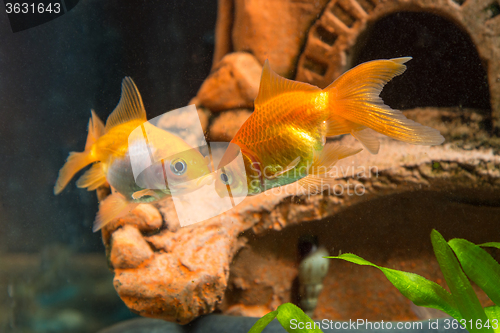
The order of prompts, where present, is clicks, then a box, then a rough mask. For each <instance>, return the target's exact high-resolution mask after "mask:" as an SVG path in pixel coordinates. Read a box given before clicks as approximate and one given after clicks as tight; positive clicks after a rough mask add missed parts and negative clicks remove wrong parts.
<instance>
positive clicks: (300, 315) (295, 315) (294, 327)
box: [276, 303, 323, 333]
mask: <svg viewBox="0 0 500 333" xmlns="http://www.w3.org/2000/svg"><path fill="white" fill-rule="evenodd" d="M277 311H278V315H277V316H276V319H278V320H279V322H280V324H281V326H283V328H284V329H285V330H286V331H287V332H288V333H297V332H298V333H323V332H322V331H321V330H320V329H319V328H318V327H319V324H316V325H315V324H314V321H312V319H311V318H309V316H308V315H306V314H305V313H304V311H302V310H301V309H300V308H299V307H297V306H295V305H293V304H292V303H285V304H281V305H280V306H278V310H277ZM299 323H300V327H302V325H303V328H299Z"/></svg>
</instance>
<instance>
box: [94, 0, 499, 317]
mask: <svg viewBox="0 0 500 333" xmlns="http://www.w3.org/2000/svg"><path fill="white" fill-rule="evenodd" d="M271 3H272V5H271ZM492 3H493V4H497V5H498V2H496V1H493V2H492V1H491V0H488V1H482V0H474V1H473V0H469V1H459V0H427V1H422V0H420V1H419V0H405V1H402V0H401V1H398V0H394V1H377V0H357V1H356V0H338V1H337V0H331V1H329V2H328V1H324V0H317V1H316V0H313V1H311V2H310V3H309V2H297V1H292V0H279V1H272V2H270V1H267V0H219V17H218V21H217V27H216V48H215V56H214V68H213V72H212V74H211V75H210V76H209V77H208V78H207V80H206V81H205V83H204V84H203V86H202V88H201V89H200V91H199V94H198V96H197V97H196V98H194V99H193V102H194V103H196V104H197V105H198V107H199V109H200V110H201V111H200V112H201V113H202V114H203V115H204V117H206V118H208V117H210V119H208V120H205V125H204V126H208V128H209V132H210V133H211V134H213V137H215V138H216V139H217V140H226V141H227V140H230V139H231V137H232V136H233V135H234V133H235V131H236V129H237V128H238V127H239V125H240V124H241V123H242V122H243V121H244V119H246V117H248V116H249V114H250V112H251V108H252V104H253V98H255V95H256V93H257V89H258V84H259V77H260V68H261V67H260V66H261V64H262V63H263V61H264V60H265V59H266V58H269V59H272V63H273V64H275V65H273V68H274V69H276V71H277V72H278V73H280V74H282V75H286V76H288V77H292V76H293V73H296V78H297V79H299V80H302V81H306V82H310V83H313V84H316V85H319V86H325V85H326V84H328V83H330V82H331V81H333V79H335V78H336V77H337V76H338V75H339V74H340V73H342V72H343V71H344V70H345V69H346V68H347V66H348V64H349V50H350V48H352V47H353V45H354V44H355V42H356V38H357V36H358V35H359V34H360V33H362V32H363V30H364V29H365V28H366V26H367V24H369V23H370V22H374V21H376V20H378V19H379V18H381V17H382V16H384V15H386V14H387V13H393V12H397V11H405V10H415V11H429V12H432V13H435V14H438V15H442V16H444V17H446V18H448V19H450V20H452V21H453V22H454V23H455V24H457V25H458V26H460V27H462V28H463V29H464V30H465V31H466V32H467V33H468V34H469V35H470V37H471V39H472V41H473V42H474V43H475V45H476V47H477V51H478V53H479V55H480V57H481V59H482V60H483V61H484V64H485V65H486V68H487V73H488V83H489V89H490V93H491V106H492V110H493V111H492V113H491V117H490V115H488V114H484V113H480V112H476V111H475V110H468V109H465V110H464V109H458V107H457V108H447V109H444V108H421V109H415V110H409V111H405V114H406V115H407V117H409V118H412V119H414V120H416V121H418V122H420V123H423V124H425V125H428V126H432V127H434V128H437V129H439V130H440V131H441V133H442V134H443V135H444V136H445V138H446V141H445V143H444V144H443V145H441V146H436V147H422V146H409V145H407V144H404V143H400V142H396V141H393V140H389V139H382V141H381V149H380V152H379V154H378V155H370V154H369V153H368V152H361V153H360V154H358V155H355V156H353V157H352V158H349V159H346V160H343V161H342V163H340V164H339V165H338V166H337V167H338V168H339V170H344V171H343V174H339V180H338V183H339V187H338V192H335V193H327V192H325V193H323V194H322V195H314V196H310V197H309V196H306V195H304V194H302V193H300V192H297V190H298V189H297V187H296V186H295V185H294V184H292V185H289V186H287V187H286V188H283V189H281V190H280V191H276V192H273V191H269V192H268V193H265V194H261V195H259V196H255V197H249V198H247V199H245V201H244V202H243V203H241V204H240V205H238V206H237V207H236V208H234V209H233V210H231V211H228V212H226V213H224V214H222V215H219V216H216V217H214V218H212V219H210V220H208V221H205V222H202V223H198V224H194V225H190V226H187V227H183V228H181V227H180V225H179V222H178V220H177V216H176V213H175V210H174V208H173V203H172V201H171V200H169V199H168V200H165V201H163V202H161V203H159V204H157V205H155V206H151V205H140V206H139V207H137V208H136V209H135V210H134V211H133V212H132V213H130V214H129V215H127V216H125V217H122V218H119V219H117V220H115V221H113V222H112V223H110V224H109V225H108V226H106V227H105V228H104V229H103V231H102V235H103V241H104V244H105V245H106V249H107V254H108V258H109V263H110V266H111V267H112V268H113V270H114V273H115V278H114V285H115V288H116V290H117V292H118V294H119V295H120V297H121V298H122V300H123V301H124V302H125V304H126V305H127V306H128V307H129V308H130V309H131V310H132V311H134V312H136V313H139V314H140V315H142V316H146V317H153V318H161V319H165V320H169V321H174V322H178V323H181V324H185V323H188V322H190V321H192V320H193V319H195V318H196V317H198V316H200V315H203V314H208V313H211V312H213V311H216V310H217V311H221V312H222V313H226V314H235V315H247V316H261V315H263V314H265V313H267V312H269V311H271V310H274V309H275V308H276V307H277V306H278V305H280V304H281V303H283V302H288V301H292V294H293V288H294V280H295V279H296V278H297V274H298V271H297V265H296V257H295V250H296V244H297V240H298V238H299V237H300V236H301V235H302V234H305V233H313V234H316V235H317V236H318V239H319V243H320V244H321V245H322V246H325V247H326V248H327V250H328V252H329V253H332V254H334V253H337V252H338V251H339V250H341V251H343V252H345V251H349V252H354V253H356V254H358V255H360V256H363V257H365V258H366V259H368V260H371V261H374V262H376V263H378V264H381V265H384V266H390V267H395V268H398V269H404V270H409V271H412V272H415V273H418V274H421V275H424V276H426V277H428V278H431V279H433V280H434V281H438V282H439V283H443V279H442V276H440V273H439V270H438V269H437V263H436V262H435V260H434V259H433V256H432V249H431V247H430V240H429V232H430V229H431V228H438V230H439V231H440V232H442V233H443V235H445V237H447V238H448V237H464V238H467V239H469V240H470V241H473V242H486V241H498V239H496V240H495V239H489V238H487V237H485V236H490V235H493V234H495V233H496V234H498V223H497V222H498V216H500V215H499V214H500V209H499V208H498V206H499V204H500V195H499V194H500V157H499V156H498V151H499V150H500V149H499V147H500V139H499V138H498V137H495V136H492V134H491V131H490V130H489V129H488V127H487V126H485V124H486V123H488V121H490V118H491V119H492V120H493V121H494V122H493V125H494V126H498V125H499V123H498V120H499V116H500V62H499V61H498V59H500V42H499V41H500V38H499V37H500V36H499V35H500V15H496V11H494V10H493V11H491V12H490V11H488V10H484V9H485V8H489V7H488V6H491V4H492ZM495 8H496V7H495ZM498 8H499V9H500V6H498ZM232 13H234V14H232ZM231 52H234V53H231ZM245 52H248V53H245ZM250 53H251V54H250ZM219 111H226V112H222V113H219ZM207 124H208V125H207ZM204 128H205V127H204ZM485 128H486V129H485ZM211 136H212V135H209V137H211ZM338 140H341V141H342V143H345V144H349V145H356V144H357V143H356V142H355V141H354V139H352V138H351V137H345V138H341V139H338ZM355 166H356V169H354V167H355ZM350 168H351V169H350ZM360 168H361V169H360ZM341 188H343V189H350V190H351V192H348V191H347V190H345V191H343V192H340V189H341ZM361 190H362V194H361V193H360V192H361ZM356 191H358V192H356ZM278 192H279V193H278ZM477 230H482V231H483V233H478V232H477ZM433 260H434V261H433ZM323 285H324V288H323V290H322V292H321V294H320V296H319V299H318V307H317V308H316V311H315V312H314V317H316V318H328V319H332V320H346V319H349V318H366V319H369V320H382V319H383V320H405V319H407V320H408V319H418V317H416V315H415V313H414V312H412V310H411V306H410V302H409V301H407V300H406V299H405V298H404V297H403V296H401V295H400V294H399V293H398V292H397V291H396V290H395V288H392V286H391V285H390V284H389V283H388V282H387V281H386V280H385V278H384V277H383V275H382V274H378V271H376V270H375V269H372V270H370V269H366V268H360V267H354V265H349V264H347V263H341V262H337V261H332V262H331V263H330V268H329V272H328V275H327V277H326V279H325V280H324V283H323ZM483 296H484V295H483ZM483 296H481V295H480V299H481V300H482V301H485V299H486V298H485V297H483Z"/></svg>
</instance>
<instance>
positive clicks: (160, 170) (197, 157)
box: [54, 77, 210, 231]
mask: <svg viewBox="0 0 500 333" xmlns="http://www.w3.org/2000/svg"><path fill="white" fill-rule="evenodd" d="M91 114H92V117H91V118H90V121H89V133H88V137H87V143H86V145H85V151H83V152H81V153H77V152H72V153H70V155H69V157H68V160H67V162H66V163H65V164H64V166H63V167H62V169H61V170H60V171H59V177H58V179H57V182H56V185H55V187H54V193H55V194H59V193H60V192H61V191H62V190H63V189H64V187H66V185H67V184H68V182H69V181H70V180H71V178H73V176H74V175H75V174H76V173H77V172H78V171H79V170H81V169H82V168H84V167H85V166H87V165H89V164H92V163H93V165H92V167H91V168H90V169H89V170H88V171H87V172H85V174H84V175H83V176H82V177H81V178H80V179H79V180H78V181H77V186H78V187H80V188H87V189H88V190H95V189H97V188H98V187H100V186H102V185H106V184H109V185H110V186H111V189H112V194H111V195H110V196H108V197H107V198H106V199H105V200H103V201H102V202H101V204H100V207H99V212H98V213H97V217H96V220H95V222H94V231H97V230H99V229H100V228H102V227H103V226H104V225H106V224H107V223H108V222H110V221H111V220H112V219H113V218H116V217H119V216H120V215H123V214H125V213H127V212H129V211H130V210H132V209H133V208H134V207H135V206H136V205H138V204H139V203H145V202H153V201H157V200H160V199H162V198H164V197H165V196H168V195H171V194H173V193H175V194H182V193H186V192H190V191H192V190H194V189H192V188H188V187H186V186H183V183H186V182H187V181H188V180H193V179H197V178H199V177H202V176H205V175H207V174H209V172H210V171H209V169H208V161H209V160H208V159H207V158H205V157H203V155H201V153H200V152H199V151H197V150H196V149H193V147H191V146H189V145H188V144H187V143H186V142H185V141H184V140H182V139H181V138H179V137H178V136H176V135H174V134H171V133H169V132H167V131H164V130H162V129H159V128H157V127H155V126H153V125H151V124H149V123H148V122H147V118H146V111H145V109H144V105H143V103H142V98H141V95H140V94H139V91H138V90H137V87H136V86H135V84H134V82H133V81H132V79H131V78H129V77H126V78H125V79H124V80H123V83H122V96H121V99H120V102H119V103H118V105H117V107H116V109H115V110H114V111H113V112H112V113H111V115H110V116H109V117H108V120H107V122H106V126H104V124H103V123H102V121H101V120H100V119H99V118H98V117H97V115H96V114H95V113H94V111H91ZM138 129H139V130H138ZM136 133H139V134H140V135H133V134H136ZM145 137H147V141H148V148H147V150H148V151H147V156H148V157H149V156H151V157H152V158H153V160H155V161H159V162H157V163H154V164H152V165H151V166H150V167H149V168H148V169H146V171H145V173H143V174H141V175H139V177H141V176H143V178H142V179H141V181H140V184H139V185H142V186H143V187H146V188H143V187H140V186H139V185H138V182H137V181H136V177H134V173H133V167H132V163H131V157H134V156H137V155H138V152H139V155H140V153H141V152H144V148H143V147H144V138H145ZM139 177H138V178H137V180H139ZM167 179H168V182H167ZM186 184H193V182H189V183H186ZM190 186H192V185H190Z"/></svg>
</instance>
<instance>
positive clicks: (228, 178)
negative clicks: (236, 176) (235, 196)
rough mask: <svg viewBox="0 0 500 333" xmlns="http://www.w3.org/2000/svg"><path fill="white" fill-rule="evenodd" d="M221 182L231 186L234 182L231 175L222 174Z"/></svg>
mask: <svg viewBox="0 0 500 333" xmlns="http://www.w3.org/2000/svg"><path fill="white" fill-rule="evenodd" d="M220 180H221V181H222V183H224V185H231V183H232V182H233V177H231V175H230V174H228V173H225V172H222V173H221V174H220Z"/></svg>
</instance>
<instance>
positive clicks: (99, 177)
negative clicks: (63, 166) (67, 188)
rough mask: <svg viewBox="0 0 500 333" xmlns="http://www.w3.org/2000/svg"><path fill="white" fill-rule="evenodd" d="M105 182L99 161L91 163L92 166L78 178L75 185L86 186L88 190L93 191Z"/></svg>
mask: <svg viewBox="0 0 500 333" xmlns="http://www.w3.org/2000/svg"><path fill="white" fill-rule="evenodd" d="M106 183H107V181H106V175H105V174H104V171H103V170H102V165H101V163H100V162H99V163H95V164H94V165H92V167H91V168H90V169H89V170H87V171H86V172H85V173H84V174H83V176H81V177H80V178H79V179H78V181H77V182H76V186H78V187H79V188H86V189H87V190H88V191H93V190H95V189H97V188H98V187H100V186H102V185H104V184H106Z"/></svg>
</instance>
